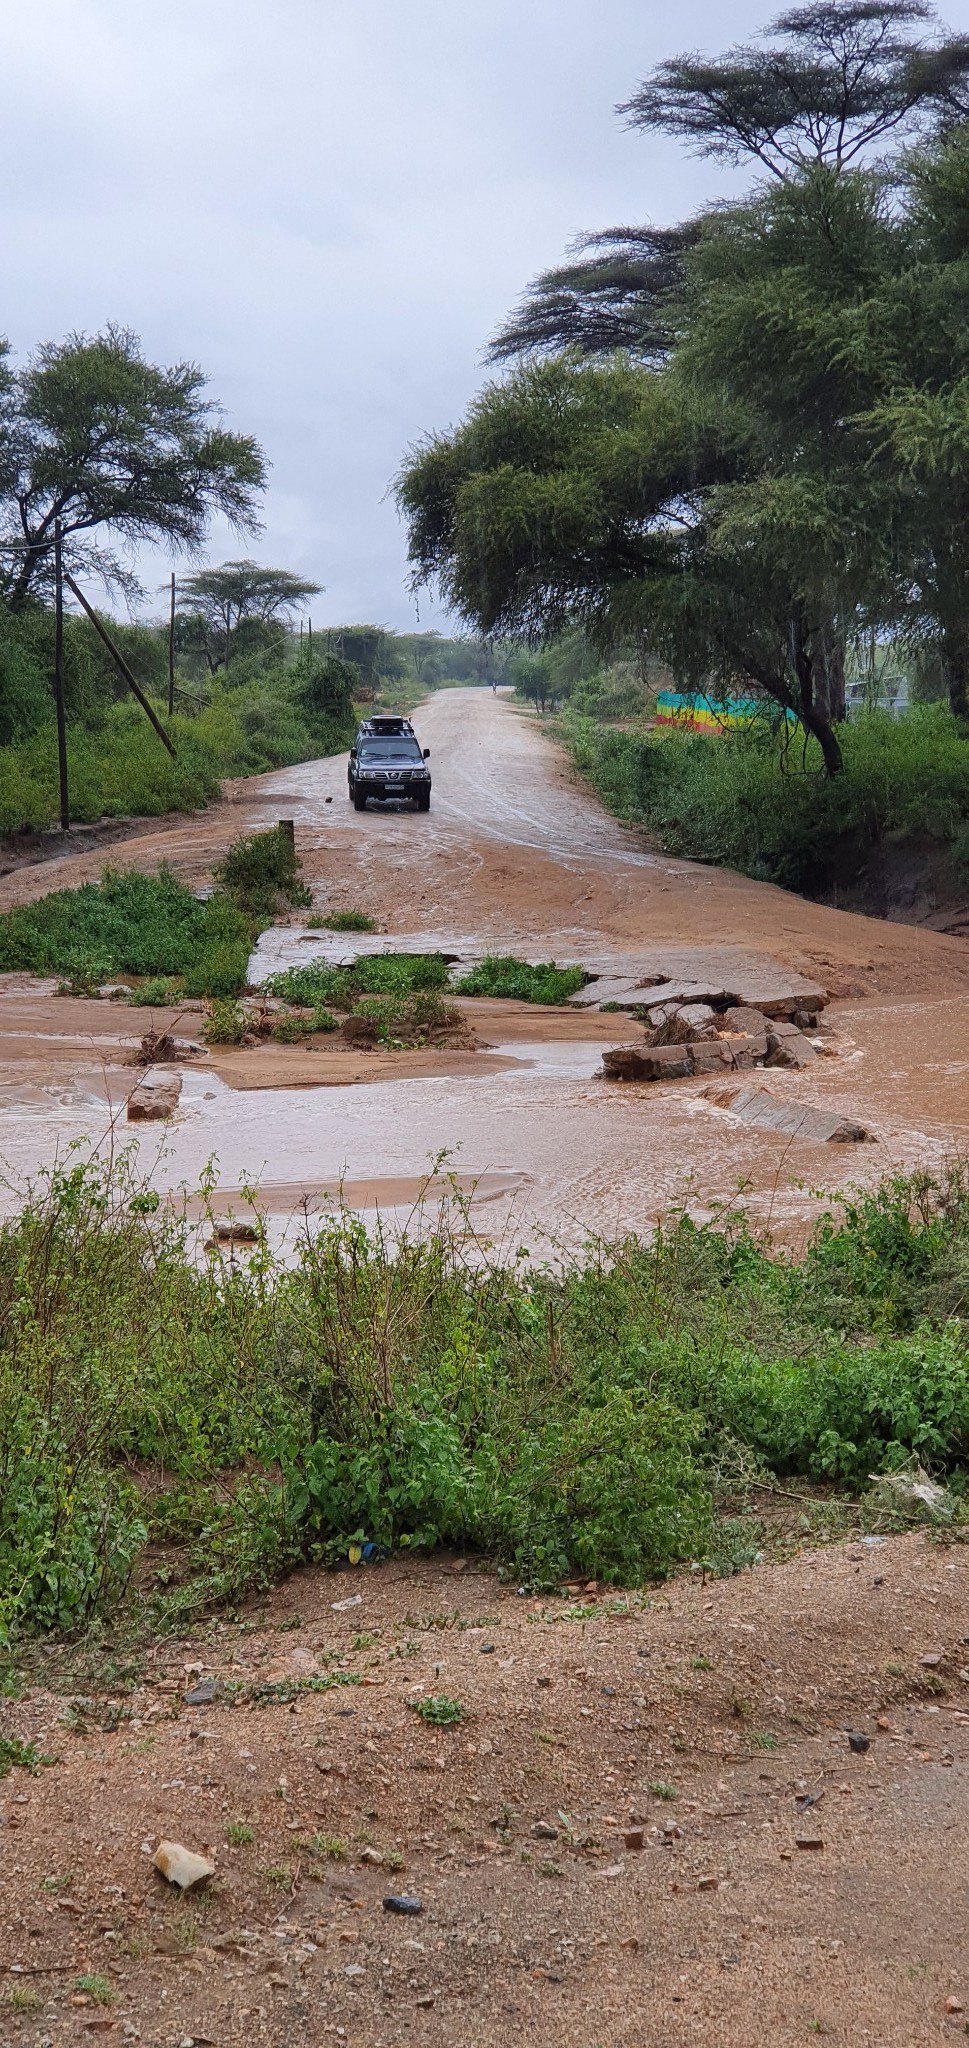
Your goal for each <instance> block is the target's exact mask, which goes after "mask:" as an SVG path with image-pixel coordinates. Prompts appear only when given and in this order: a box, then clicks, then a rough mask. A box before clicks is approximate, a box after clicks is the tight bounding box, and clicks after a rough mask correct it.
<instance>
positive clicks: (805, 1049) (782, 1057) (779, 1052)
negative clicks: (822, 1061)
mask: <svg viewBox="0 0 969 2048" xmlns="http://www.w3.org/2000/svg"><path fill="white" fill-rule="evenodd" d="M816 1059H817V1053H816V1052H815V1050H814V1047H813V1045H811V1044H810V1043H809V1041H808V1039H806V1038H805V1037H804V1034H803V1032H801V1031H799V1030H798V1029H797V1026H796V1025H794V1024H782V1023H780V1022H779V1021H778V1022H772V1024H771V1028H770V1029H769V1031H768V1033H767V1059H766V1061H765V1065H766V1066H768V1067H810V1066H813V1064H814V1062H815V1060H816Z"/></svg>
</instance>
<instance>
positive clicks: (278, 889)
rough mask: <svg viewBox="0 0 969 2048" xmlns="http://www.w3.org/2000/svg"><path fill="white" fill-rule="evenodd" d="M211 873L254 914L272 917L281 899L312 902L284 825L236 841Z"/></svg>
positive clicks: (236, 901) (294, 901)
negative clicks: (301, 877) (303, 882)
mask: <svg viewBox="0 0 969 2048" xmlns="http://www.w3.org/2000/svg"><path fill="white" fill-rule="evenodd" d="M212 872H213V874H214V876H215V879H216V881H217V882H218V884H219V886H220V888H221V889H223V890H224V891H225V893H226V895H227V896H230V897H231V898H232V900H233V902H235V903H237V904H239V906H240V907H241V908H242V909H243V910H246V911H248V912H249V913H250V915H252V916H265V917H272V916H273V914H274V912H275V911H276V910H277V908H278V907H279V904H280V901H281V900H282V902H284V903H309V902H310V901H311V898H310V893H309V890H308V889H306V888H304V887H303V884H302V883H301V882H300V879H299V876H300V862H299V861H298V859H297V857H296V849H295V847H294V845H293V841H292V839H291V838H290V836H289V834H288V833H287V832H284V831H283V828H282V826H281V825H273V826H272V827H271V829H270V830H269V831H268V832H255V833H253V834H252V836H251V838H248V839H237V840H235V842H234V844H233V845H232V846H230V848H229V851H228V853H227V854H226V856H225V859H224V860H223V861H222V862H221V863H220V865H219V866H218V867H217V868H213V870H212Z"/></svg>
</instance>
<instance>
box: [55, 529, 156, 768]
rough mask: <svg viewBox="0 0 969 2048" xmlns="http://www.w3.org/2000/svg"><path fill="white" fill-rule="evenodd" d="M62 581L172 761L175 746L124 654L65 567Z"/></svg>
mask: <svg viewBox="0 0 969 2048" xmlns="http://www.w3.org/2000/svg"><path fill="white" fill-rule="evenodd" d="M64 581H65V583H66V584H67V587H68V590H69V591H70V592H71V593H72V595H73V596H74V597H76V598H77V601H78V604H79V605H80V606H81V608H82V610H83V611H85V612H86V613H87V616H88V618H89V619H90V621H91V624H92V626H93V627H94V630H95V632H96V634H97V636H98V638H99V640H103V642H104V645H105V647H106V648H107V650H108V653H109V654H110V656H111V659H112V661H113V662H114V665H115V668H116V669H117V670H118V672H119V674H120V675H122V676H123V677H124V679H125V682H126V683H127V685H128V688H129V690H131V691H133V693H134V695H135V696H136V697H137V699H138V702H139V704H140V705H141V708H142V710H143V712H144V713H145V716H146V717H147V718H150V719H151V722H152V725H153V726H154V728H155V731H156V732H157V734H158V737H159V739H160V740H161V743H162V745H163V746H165V747H167V748H168V751H169V753H170V755H171V757H172V760H173V761H174V759H175V748H174V746H173V744H172V742H171V740H170V739H169V737H168V734H167V732H166V731H165V728H164V726H163V724H162V722H161V719H160V718H159V716H158V713H157V712H156V711H153V710H152V707H151V705H150V704H149V702H148V699H147V697H146V696H145V693H144V690H143V689H142V687H141V684H140V683H136V682H135V679H134V676H133V675H132V673H131V670H130V668H129V667H128V664H127V662H126V660H125V658H124V655H123V654H122V653H121V651H120V649H119V648H117V647H116V646H115V644H114V641H113V640H112V638H111V635H110V633H109V632H108V630H107V627H106V626H104V625H103V624H102V622H101V620H100V619H99V618H98V615H97V612H96V611H94V610H93V608H92V606H91V605H89V604H88V601H87V598H86V597H85V595H84V592H83V590H79V589H78V586H77V584H76V583H75V581H74V578H73V576H69V575H68V573H67V570H66V569H65V570H64Z"/></svg>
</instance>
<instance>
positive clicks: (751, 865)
mask: <svg viewBox="0 0 969 2048" xmlns="http://www.w3.org/2000/svg"><path fill="white" fill-rule="evenodd" d="M563 731H564V734H565V738H566V741H567V744H568V746H569V749H570V752H571V754H572V758H573V760H574V761H575V763H576V766H577V767H578V768H579V770H580V772H581V773H582V774H583V775H585V776H587V777H588V779H589V781H590V782H591V783H592V785H593V787H594V788H595V789H596V790H597V792H598V794H599V795H600V796H601V797H602V799H603V801H604V802H605V803H606V804H608V806H609V808H610V810H612V811H614V812H615V813H616V814H617V816H619V817H623V818H631V819H635V820H637V821H638V822H639V823H641V824H643V825H645V826H646V827H647V828H648V829H649V830H650V831H651V832H653V833H655V834H656V836H657V838H658V839H659V840H660V842H661V844H662V845H663V846H664V847H665V848H666V849H667V851H669V852H671V853H679V854H686V855H689V856H690V857H691V858H693V859H698V860H703V861H711V862H715V863H716V864H717V865H719V866H724V867H732V868H738V869H739V870H740V871H741V872H742V873H743V874H747V875H753V876H754V877H755V878H757V879H758V880H764V881H772V882H779V883H780V884H781V886H782V887H784V888H787V889H795V890H798V891H800V892H801V894H803V895H807V896H819V895H822V894H824V893H825V892H827V891H830V890H831V889H832V888H833V887H835V886H836V885H838V884H839V883H844V882H850V881H852V880H854V878H855V875H856V872H857V868H858V865H859V861H860V860H861V859H863V857H864V854H865V852H866V850H868V849H870V848H872V847H873V846H875V845H877V844H878V842H879V841H881V840H883V839H886V838H888V837H890V836H891V837H898V838H900V839H902V840H904V839H906V838H911V839H912V840H914V841H922V842H924V841H925V840H926V839H930V840H935V841H937V842H939V844H940V845H943V846H949V847H950V848H951V849H952V851H953V857H954V859H955V860H956V862H957V863H958V862H960V861H962V862H964V860H965V848H966V846H967V845H969V749H967V748H966V744H965V740H964V738H963V737H962V735H961V733H960V731H959V728H958V726H957V725H956V722H955V720H954V719H953V718H952V716H951V714H950V713H949V711H948V710H947V709H946V708H945V707H943V706H942V705H940V704H928V705H922V706H916V707H914V708H913V709H912V710H911V711H909V712H908V713H907V714H906V716H905V717H904V718H899V719H893V718H891V717H889V716H888V714H887V713H879V712H871V713H868V714H866V715H865V716H864V717H862V718H859V719H857V720H853V721H852V722H851V723H849V724H847V725H845V726H842V727H841V730H840V737H841V742H842V747H843V750H844V771H843V773H842V774H841V775H839V776H837V777H836V778H834V780H829V779H828V778H827V777H825V776H824V775H823V774H822V762H821V756H820V753H819V750H818V748H817V745H816V742H815V741H813V740H810V741H808V742H806V743H805V741H804V739H803V736H802V735H801V734H798V735H797V737H796V738H794V737H792V736H791V735H790V734H788V733H787V732H786V730H785V729H784V728H782V727H780V726H777V727H775V728H773V729H772V727H771V725H770V723H769V722H768V721H767V720H765V721H764V722H763V723H762V724H760V725H758V726H757V727H756V728H753V729H751V730H750V731H749V732H742V731H735V732H729V733H724V734H721V735H718V736H716V737H710V736H707V735H705V734H702V733H688V732H677V731H671V732H664V733H659V732H655V733H650V732H644V731H640V732H635V731H633V732H629V731H618V730H616V729H615V728H610V727H608V726H603V725H600V724H598V723H597V722H596V721H595V720H593V719H590V718H581V717H576V716H574V715H570V714H566V715H565V717H564V719H563Z"/></svg>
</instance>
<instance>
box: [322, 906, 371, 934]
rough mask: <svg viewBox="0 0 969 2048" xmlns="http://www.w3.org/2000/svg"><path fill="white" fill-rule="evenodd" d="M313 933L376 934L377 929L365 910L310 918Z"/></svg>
mask: <svg viewBox="0 0 969 2048" xmlns="http://www.w3.org/2000/svg"><path fill="white" fill-rule="evenodd" d="M306 928H307V930H308V931H311V932H375V931H376V929H377V927H376V925H375V923H374V921H373V918H372V917H368V916H367V913H366V911H365V910H334V911H333V913H332V915H331V916H330V917H308V918H307V920H306Z"/></svg>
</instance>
